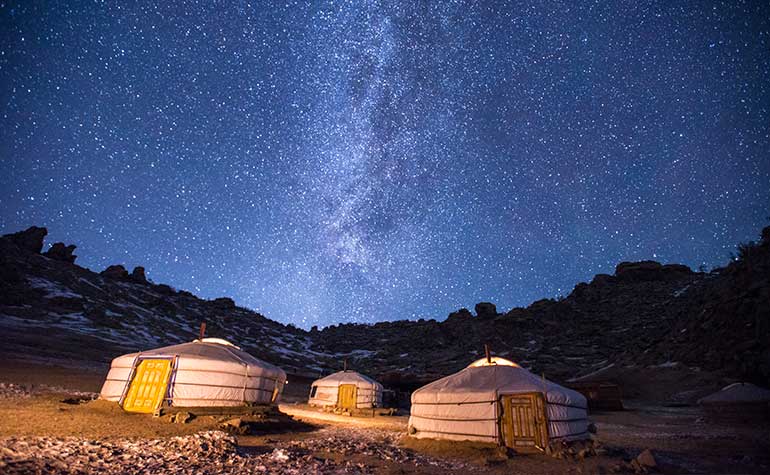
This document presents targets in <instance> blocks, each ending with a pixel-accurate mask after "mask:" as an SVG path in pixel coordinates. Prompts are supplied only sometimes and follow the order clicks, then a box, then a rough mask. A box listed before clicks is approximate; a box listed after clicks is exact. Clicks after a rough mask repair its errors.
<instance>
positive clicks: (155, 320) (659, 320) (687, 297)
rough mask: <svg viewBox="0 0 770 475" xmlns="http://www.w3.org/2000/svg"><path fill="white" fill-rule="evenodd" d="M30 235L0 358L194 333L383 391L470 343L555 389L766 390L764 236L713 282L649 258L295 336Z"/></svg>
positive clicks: (424, 374) (465, 351)
mask: <svg viewBox="0 0 770 475" xmlns="http://www.w3.org/2000/svg"><path fill="white" fill-rule="evenodd" d="M46 233H47V232H46V230H45V229H44V228H35V227H33V228H30V229H28V230H26V231H22V232H19V233H15V234H11V235H6V236H3V237H2V238H0V331H2V332H3V335H4V336H5V338H4V340H5V345H4V347H3V348H2V350H0V351H1V352H2V353H4V354H5V356H6V357H12V358H35V359H53V360H76V361H78V362H79V363H78V364H92V365H103V364H104V363H106V362H107V361H109V359H110V358H112V357H114V356H115V355H118V354H121V353H125V352H129V351H135V350H138V349H143V348H145V349H146V348H150V347H157V346H164V345H168V344H173V343H177V342H181V341H189V340H192V339H194V338H196V337H197V333H198V325H199V323H200V322H201V321H204V320H205V321H206V322H207V325H208V331H207V333H208V335H210V336H217V337H223V338H227V339H231V340H233V341H234V342H236V343H237V344H239V345H240V346H242V347H243V348H244V349H245V350H246V351H248V352H250V353H252V354H254V355H255V356H257V357H259V358H262V359H265V360H267V361H270V362H273V363H275V364H278V365H280V366H282V367H284V368H285V369H286V370H287V371H289V372H290V373H294V374H303V375H307V376H313V375H317V374H319V373H324V372H329V371H332V370H334V369H339V368H340V366H341V362H342V360H343V359H345V358H347V359H348V360H349V362H350V364H351V365H353V366H354V367H356V368H359V369H361V370H363V371H366V372H369V373H371V374H373V375H376V376H379V377H380V378H382V379H384V380H385V381H386V382H389V383H391V384H396V385H398V384H403V385H405V386H413V385H416V384H419V383H420V382H424V381H429V380H432V379H434V378H436V377H438V376H442V375H445V374H448V373H450V372H453V371H456V370H458V369H460V368H462V367H464V366H465V365H467V364H468V362H469V361H471V360H473V359H474V358H477V357H479V356H480V354H481V352H482V348H483V344H485V343H488V344H490V346H491V348H492V349H493V350H494V351H495V353H496V354H499V355H502V356H506V357H509V358H511V359H514V360H516V361H518V362H520V363H522V364H523V365H524V366H527V367H530V368H531V369H532V370H533V371H536V372H538V373H539V372H544V373H546V374H547V375H548V376H549V377H551V378H554V379H556V380H564V379H567V378H570V377H575V376H580V375H586V374H589V373H592V372H595V371H597V370H600V369H602V368H606V367H608V366H611V365H614V366H615V367H616V368H617V367H623V368H634V367H651V366H652V367H655V366H658V367H670V366H674V365H682V366H684V367H690V368H693V367H695V368H698V369H701V370H704V371H708V372H711V373H717V374H724V375H728V376H730V377H735V378H743V379H751V380H754V381H757V382H759V383H761V384H767V382H768V380H770V350H769V348H768V346H769V344H768V342H770V330H769V329H768V321H769V320H770V228H765V230H763V235H762V240H761V241H760V242H759V243H756V244H754V243H751V244H749V245H744V246H742V247H741V253H740V256H739V258H738V259H737V260H735V261H734V262H731V263H730V265H729V266H727V267H726V268H724V269H720V270H718V271H715V272H712V273H709V274H705V273H696V272H692V271H691V270H690V269H689V268H687V267H686V266H682V265H675V264H673V265H661V264H659V263H657V262H653V261H643V262H636V263H621V264H619V265H618V266H617V268H616V272H615V274H614V275H604V274H600V275H597V276H596V277H594V279H593V280H592V281H591V282H590V283H580V284H578V285H577V286H576V287H575V289H574V290H573V291H572V293H570V295H568V296H567V297H566V298H564V299H561V300H558V301H556V300H549V299H545V300H540V301H538V302H535V303H533V304H532V305H530V306H529V307H527V308H515V309H512V310H510V311H508V312H506V313H498V312H497V310H496V308H495V306H494V305H492V304H490V303H480V304H478V305H477V306H476V308H475V311H476V315H474V314H472V313H471V312H470V311H468V310H466V309H461V310H459V311H457V312H454V313H452V314H450V315H449V317H448V318H447V319H446V320H445V321H442V322H438V321H435V320H427V321H426V320H420V321H403V320H402V321H393V322H384V323H378V324H375V325H355V324H346V325H338V326H332V327H327V328H325V329H323V330H320V331H319V330H316V329H314V330H312V331H309V332H307V331H304V330H302V329H298V328H295V327H293V326H285V325H282V324H280V323H278V322H275V321H272V320H270V319H268V318H265V317H264V316H262V315H260V314H258V313H255V312H253V311H250V310H248V309H244V308H240V307H237V306H235V305H234V303H233V302H232V300H230V299H228V298H221V299H215V300H211V301H208V300H203V299H199V298H197V297H195V296H194V295H192V294H191V293H189V292H185V291H176V290H175V289H172V288H171V287H169V286H167V285H162V284H160V285H159V284H155V283H152V282H150V281H147V280H146V279H145V277H144V270H143V269H141V268H137V269H135V270H134V272H132V273H131V274H129V273H128V272H127V271H126V270H125V269H123V268H122V267H121V266H111V267H110V268H108V269H107V270H105V271H104V272H102V273H101V274H97V273H95V272H92V271H90V270H88V269H84V268H82V267H80V266H78V265H76V264H75V263H74V260H75V258H74V256H73V255H72V252H73V251H74V246H65V245H64V244H62V243H56V244H54V245H53V246H52V247H51V249H49V250H48V251H47V252H45V253H41V250H42V247H43V239H44V237H45V235H46Z"/></svg>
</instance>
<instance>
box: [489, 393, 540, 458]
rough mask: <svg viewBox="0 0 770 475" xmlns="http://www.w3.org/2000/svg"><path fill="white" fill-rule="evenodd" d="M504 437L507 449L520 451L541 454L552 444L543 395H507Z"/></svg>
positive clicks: (503, 398) (504, 414)
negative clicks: (549, 443)
mask: <svg viewBox="0 0 770 475" xmlns="http://www.w3.org/2000/svg"><path fill="white" fill-rule="evenodd" d="M500 401H501V403H502V404H501V405H502V409H503V413H502V417H501V423H502V430H501V432H502V435H503V439H504V441H505V445H506V446H507V447H510V448H512V449H513V450H516V451H518V452H539V451H542V450H543V449H544V448H545V446H546V445H547V444H548V419H547V417H546V412H545V399H544V398H543V394H542V393H523V394H504V395H502V396H501V397H500Z"/></svg>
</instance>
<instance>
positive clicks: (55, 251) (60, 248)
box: [43, 242, 78, 263]
mask: <svg viewBox="0 0 770 475" xmlns="http://www.w3.org/2000/svg"><path fill="white" fill-rule="evenodd" d="M76 248H77V246H75V245H74V244H70V245H69V246H65V245H64V243H63V242H57V243H54V244H53V246H51V248H50V249H48V250H47V251H45V252H44V253H43V255H44V256H45V257H47V258H49V259H53V260H56V261H62V262H70V263H72V262H75V259H77V257H78V256H76V255H74V254H73V252H75V249H76Z"/></svg>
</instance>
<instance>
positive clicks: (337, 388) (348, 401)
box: [308, 370, 383, 409]
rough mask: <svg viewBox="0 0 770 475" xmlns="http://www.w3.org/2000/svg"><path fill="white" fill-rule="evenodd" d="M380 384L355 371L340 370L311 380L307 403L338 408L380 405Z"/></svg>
mask: <svg viewBox="0 0 770 475" xmlns="http://www.w3.org/2000/svg"><path fill="white" fill-rule="evenodd" d="M382 389H383V387H382V384H380V383H378V382H377V381H375V380H373V379H372V378H370V377H368V376H365V375H363V374H361V373H358V372H356V371H350V370H345V371H340V372H338V373H334V374H330V375H329V376H326V377H324V378H321V379H317V380H315V381H313V385H312V386H310V397H309V398H308V404H310V405H311V406H322V407H323V406H335V407H339V408H340V409H370V408H374V407H382Z"/></svg>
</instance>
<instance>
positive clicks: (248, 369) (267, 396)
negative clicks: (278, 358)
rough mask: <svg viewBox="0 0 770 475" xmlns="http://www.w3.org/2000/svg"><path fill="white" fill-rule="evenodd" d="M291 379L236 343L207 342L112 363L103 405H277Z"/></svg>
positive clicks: (148, 408)
mask: <svg viewBox="0 0 770 475" xmlns="http://www.w3.org/2000/svg"><path fill="white" fill-rule="evenodd" d="M285 384H286V373H285V372H284V371H283V370H282V369H281V368H279V367H277V366H274V365H272V364H270V363H266V362H264V361H262V360H260V359H257V358H255V357H253V356H251V355H250V354H248V353H246V352H245V351H243V350H241V349H240V348H239V347H237V346H235V345H233V344H232V343H230V342H228V341H226V340H222V339H219V338H203V339H198V340H195V341H192V342H190V343H182V344H180V345H173V346H167V347H164V348H158V349H155V350H149V351H141V352H139V353H130V354H127V355H123V356H119V357H117V358H115V359H114V360H112V365H111V366H110V371H109V373H108V374H107V379H106V380H105V381H104V385H103V386H102V391H101V395H100V397H101V399H106V400H108V401H116V402H119V403H120V405H121V406H122V407H123V409H125V410H126V411H131V412H150V413H151V412H155V411H156V410H158V409H159V408H161V407H163V406H169V405H170V406H176V407H204V406H205V407H212V406H214V407H216V406H221V407H230V406H248V405H262V404H276V403H277V402H278V400H279V398H280V396H281V391H283V386H284V385H285Z"/></svg>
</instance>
